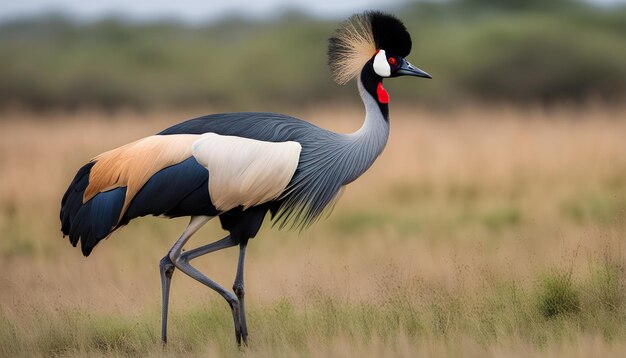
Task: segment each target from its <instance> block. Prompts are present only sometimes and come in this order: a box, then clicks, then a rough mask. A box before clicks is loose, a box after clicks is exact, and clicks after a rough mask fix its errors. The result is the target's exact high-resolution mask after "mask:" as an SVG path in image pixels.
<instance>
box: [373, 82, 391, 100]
mask: <svg viewBox="0 0 626 358" xmlns="http://www.w3.org/2000/svg"><path fill="white" fill-rule="evenodd" d="M376 94H377V95H378V102H380V103H385V104H387V103H389V93H387V90H386V89H385V87H383V83H382V82H378V87H376Z"/></svg>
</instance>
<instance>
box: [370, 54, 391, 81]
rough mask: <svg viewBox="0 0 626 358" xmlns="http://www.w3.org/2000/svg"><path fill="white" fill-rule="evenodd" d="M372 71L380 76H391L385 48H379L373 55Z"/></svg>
mask: <svg viewBox="0 0 626 358" xmlns="http://www.w3.org/2000/svg"><path fill="white" fill-rule="evenodd" d="M374 72H376V74H377V75H379V76H380V77H389V76H391V66H389V63H387V55H386V54H385V50H380V51H378V53H377V54H376V56H375V57H374Z"/></svg>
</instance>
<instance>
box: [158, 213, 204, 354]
mask: <svg viewBox="0 0 626 358" xmlns="http://www.w3.org/2000/svg"><path fill="white" fill-rule="evenodd" d="M210 219H211V217H210V216H194V217H192V218H191V221H190V222H189V225H187V228H186V229H185V231H184V232H183V234H182V235H181V236H180V238H179V239H178V240H177V241H176V243H175V244H174V246H173V247H172V248H171V249H170V253H171V252H172V251H174V250H175V249H177V250H178V251H179V252H180V250H181V249H182V247H183V245H184V244H185V243H186V242H187V240H189V238H190V237H191V236H192V235H193V234H194V233H195V232H196V231H198V229H200V228H201V227H202V226H203V225H204V224H206V223H207V222H208V221H209V220H210ZM170 253H168V254H167V255H165V257H164V258H162V259H161V261H160V262H159V271H160V273H161V293H162V306H161V341H162V342H163V345H165V344H166V343H167V313H168V307H169V300H170V284H171V282H172V275H173V274H174V268H175V266H174V263H173V262H172V259H171V257H170Z"/></svg>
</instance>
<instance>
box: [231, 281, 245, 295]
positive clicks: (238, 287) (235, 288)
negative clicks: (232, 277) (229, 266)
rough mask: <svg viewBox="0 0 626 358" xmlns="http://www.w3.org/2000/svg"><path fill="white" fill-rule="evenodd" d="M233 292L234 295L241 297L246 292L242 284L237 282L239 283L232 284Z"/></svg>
mask: <svg viewBox="0 0 626 358" xmlns="http://www.w3.org/2000/svg"><path fill="white" fill-rule="evenodd" d="M233 292H235V295H237V297H243V296H244V295H245V294H246V292H245V290H244V288H243V284H239V283H235V284H234V285H233Z"/></svg>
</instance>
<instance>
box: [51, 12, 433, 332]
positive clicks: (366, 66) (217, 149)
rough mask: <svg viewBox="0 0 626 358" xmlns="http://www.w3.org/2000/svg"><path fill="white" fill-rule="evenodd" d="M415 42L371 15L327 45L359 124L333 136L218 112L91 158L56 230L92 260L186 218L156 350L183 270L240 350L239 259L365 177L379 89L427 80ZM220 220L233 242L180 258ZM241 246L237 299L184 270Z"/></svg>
mask: <svg viewBox="0 0 626 358" xmlns="http://www.w3.org/2000/svg"><path fill="white" fill-rule="evenodd" d="M410 50H411V37H410V35H409V33H408V32H407V30H406V28H405V26H404V25H403V24H402V22H401V21H400V20H398V19H397V18H396V17H394V16H392V15H389V14H385V13H381V12H377V11H368V12H364V13H362V14H357V15H353V16H352V17H350V18H349V19H348V20H346V21H345V22H344V23H343V24H342V26H341V27H340V28H339V29H338V30H337V31H336V33H335V35H334V36H333V37H332V38H331V39H330V40H329V48H328V64H329V65H330V69H331V73H332V75H333V78H334V80H335V81H336V82H337V83H339V84H345V83H347V82H348V81H349V80H351V79H352V78H355V77H356V78H357V84H358V89H359V94H360V95H361V98H362V100H363V104H364V105H365V112H366V115H365V122H364V123H363V126H362V127H361V128H360V129H359V130H357V131H356V132H354V133H351V134H338V133H334V132H331V131H328V130H325V129H322V128H319V127H317V126H315V125H313V124H311V123H308V122H305V121H302V120H300V119H297V118H293V117H290V116H286V115H282V114H274V113H261V112H253V113H225V114H212V115H207V116H204V117H200V118H196V119H191V120H188V121H186V122H183V123H180V124H177V125H175V126H173V127H170V128H167V129H165V130H164V131H162V132H160V133H158V134H156V135H152V136H149V137H146V138H143V139H139V140H137V141H135V142H132V143H129V144H127V145H124V146H122V147H119V148H116V149H113V150H110V151H108V152H105V153H103V154H100V155H98V156H96V157H95V158H93V159H92V160H91V161H90V162H89V163H87V164H85V165H84V166H83V167H82V168H80V169H79V170H78V173H77V174H76V176H75V177H74V180H72V182H71V184H70V186H69V188H68V189H67V191H66V193H65V195H64V196H63V199H62V202H61V215H60V216H61V231H62V232H63V235H64V236H69V239H70V242H71V244H72V245H73V246H76V245H77V244H78V242H79V241H80V243H81V248H82V252H83V254H84V255H85V256H89V254H90V253H91V252H92V250H93V248H94V247H95V246H96V245H97V244H98V242H100V241H101V240H102V239H105V238H107V237H108V236H109V235H111V233H113V232H114V231H115V230H117V229H118V228H120V227H122V226H124V225H126V224H128V222H129V221H131V220H132V219H134V218H137V217H141V216H146V215H155V216H163V217H168V218H174V217H181V216H189V217H191V220H190V222H189V225H188V226H187V228H186V229H185V231H184V232H183V234H182V235H181V236H180V238H179V239H178V241H176V243H175V244H174V246H173V247H172V248H171V249H170V250H169V252H168V253H167V255H165V257H164V258H163V259H161V262H160V273H161V285H162V293H163V307H162V327H161V328H162V336H161V338H162V340H163V342H164V343H165V342H166V341H167V335H166V334H167V312H168V301H169V289H170V282H171V279H172V274H173V273H174V270H175V269H179V270H180V271H182V272H183V273H185V274H186V275H188V276H190V277H192V278H194V279H196V280H197V281H199V282H201V283H202V284H204V285H206V286H208V287H209V288H211V289H213V290H215V291H217V292H218V293H219V294H220V295H221V296H222V297H224V299H226V301H227V302H228V304H229V306H230V309H231V311H232V315H233V320H234V325H235V338H236V340H237V343H238V344H241V342H242V341H243V342H244V343H247V337H248V331H247V326H246V316H245V309H244V258H245V254H246V246H247V244H248V240H249V239H251V238H253V237H255V235H256V234H257V232H258V230H259V228H260V226H261V224H262V222H263V218H264V217H265V215H266V214H267V213H268V212H269V213H270V214H271V217H272V219H273V220H274V223H277V224H278V225H279V227H280V228H284V227H291V228H293V227H296V228H298V227H299V228H303V227H306V226H308V225H310V224H311V223H313V222H314V221H315V220H316V219H318V218H319V217H320V214H322V213H323V212H324V209H325V208H329V207H332V205H331V204H332V203H333V201H334V200H335V199H336V198H337V196H338V194H339V192H340V191H341V189H342V188H343V187H344V186H345V185H347V184H349V183H350V182H352V181H353V180H355V179H356V178H358V177H359V176H360V175H361V174H363V173H364V172H365V171H366V170H367V169H368V168H369V167H370V166H371V165H372V163H373V162H374V160H375V159H376V157H378V155H379V154H380V153H381V151H382V150H383V148H384V147H385V144H386V142H387V137H388V135H389V104H388V103H389V95H388V93H387V91H386V90H385V88H384V87H383V79H384V78H391V77H398V76H405V75H408V76H417V77H425V78H431V77H430V75H429V74H427V73H426V72H424V71H422V70H420V69H418V68H416V67H414V66H413V65H411V64H410V63H409V62H408V61H407V60H406V59H405V57H406V56H407V55H408V54H409V52H410ZM216 216H217V217H219V219H220V222H221V225H222V227H223V228H224V230H226V231H227V232H229V235H228V236H226V237H225V238H223V239H221V240H218V241H216V242H213V243H210V244H208V245H204V246H201V247H198V248H194V249H192V250H188V251H185V252H183V246H184V245H185V243H186V242H187V240H189V238H190V237H191V236H192V235H193V234H194V233H195V232H196V231H197V230H198V229H200V227H202V226H203V225H204V224H206V223H207V222H208V221H209V220H210V219H212V218H214V217H216ZM237 245H238V246H239V261H238V265H237V273H236V277H235V281H234V285H233V291H234V293H231V292H230V291H228V290H227V289H226V288H224V287H222V286H220V285H219V284H217V283H216V282H214V281H213V280H211V279H210V278H208V277H207V276H205V275H204V274H203V273H201V272H200V271H198V270H197V269H196V268H194V267H193V266H192V265H191V264H190V262H191V260H193V259H195V258H197V257H199V256H202V255H205V254H208V253H211V252H214V251H217V250H221V249H224V248H228V247H232V246H237Z"/></svg>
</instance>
